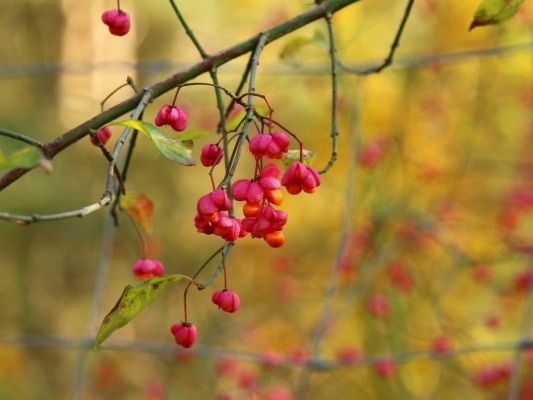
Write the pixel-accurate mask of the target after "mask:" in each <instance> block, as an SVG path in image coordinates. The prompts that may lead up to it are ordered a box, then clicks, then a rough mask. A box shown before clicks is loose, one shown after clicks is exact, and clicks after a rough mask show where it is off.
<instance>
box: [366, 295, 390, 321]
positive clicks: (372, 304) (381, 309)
mask: <svg viewBox="0 0 533 400" xmlns="http://www.w3.org/2000/svg"><path fill="white" fill-rule="evenodd" d="M368 309H369V310H370V312H371V313H372V314H374V315H375V316H376V317H382V318H383V317H386V316H388V315H389V313H390V302H389V299H388V297H386V296H385V295H383V294H375V295H374V296H372V297H371V298H370V301H369V302H368Z"/></svg>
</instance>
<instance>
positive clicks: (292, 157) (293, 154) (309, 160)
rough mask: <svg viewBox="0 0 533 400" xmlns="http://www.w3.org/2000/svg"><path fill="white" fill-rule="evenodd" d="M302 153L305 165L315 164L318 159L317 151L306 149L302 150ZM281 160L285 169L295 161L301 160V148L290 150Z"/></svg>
mask: <svg viewBox="0 0 533 400" xmlns="http://www.w3.org/2000/svg"><path fill="white" fill-rule="evenodd" d="M302 155H303V157H302V161H303V163H304V164H305V165H313V163H314V162H315V159H316V151H311V150H305V149H304V150H302ZM281 161H282V162H283V166H284V167H285V169H287V168H289V167H290V165H291V164H292V163H293V162H295V161H300V150H289V151H288V152H287V153H285V154H284V156H283V158H282V160H281Z"/></svg>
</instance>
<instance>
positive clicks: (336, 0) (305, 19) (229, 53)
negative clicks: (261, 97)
mask: <svg viewBox="0 0 533 400" xmlns="http://www.w3.org/2000/svg"><path fill="white" fill-rule="evenodd" d="M359 1H360V0H325V1H323V2H322V3H320V4H319V5H317V6H316V7H313V8H311V9H310V10H308V11H306V12H304V13H302V14H300V15H298V16H296V17H294V18H291V19H289V20H287V21H284V22H282V23H280V24H278V25H276V26H274V27H272V28H270V29H268V30H266V31H265V32H264V33H261V34H258V35H255V36H253V37H251V38H248V39H247V40H244V41H243V42H241V43H238V44H235V45H234V46H231V47H229V48H227V49H224V50H221V51H219V52H218V53H215V54H213V55H210V56H209V57H207V58H205V59H204V60H202V61H201V62H199V63H197V64H195V65H193V66H191V67H189V68H187V69H185V70H183V71H179V72H177V73H176V74H174V75H172V76H170V77H168V78H166V79H164V80H162V81H160V82H158V83H156V84H154V85H152V86H150V87H149V88H147V91H150V92H151V93H152V98H153V99H155V98H158V97H160V96H161V95H163V94H164V93H166V92H169V91H170V90H172V89H174V88H176V87H177V86H178V85H180V84H183V83H184V82H188V81H190V80H192V79H193V78H195V77H197V76H199V75H201V74H203V73H205V72H207V71H210V70H211V69H212V68H213V67H218V66H221V65H224V64H226V63H228V62H230V61H232V60H234V59H236V58H238V57H240V56H242V55H244V54H246V53H249V52H251V51H253V50H254V49H255V48H256V47H257V43H258V41H259V39H260V38H261V37H264V38H265V39H264V41H265V43H264V45H267V44H268V43H271V42H273V41H275V40H277V39H279V38H281V37H284V36H286V35H287V34H289V33H291V32H294V31H295V30H297V29H299V28H301V27H303V26H306V25H308V24H310V23H311V22H314V21H316V20H318V19H320V18H323V17H324V16H325V15H326V14H327V13H331V14H334V13H335V12H337V11H339V10H341V9H343V8H344V7H346V6H348V5H350V4H354V3H357V2H359ZM142 96H143V94H142V93H138V94H136V95H134V96H132V97H130V98H129V99H126V100H124V101H123V102H121V103H119V104H117V105H115V106H114V107H112V108H110V109H108V110H106V111H104V112H102V113H100V114H98V115H96V116H94V117H93V118H91V119H89V120H87V121H85V122H84V123H82V124H81V125H78V126H77V127H75V128H73V129H71V130H69V131H68V132H66V133H64V134H63V135H61V136H59V137H58V138H56V139H54V140H52V141H51V142H48V143H45V144H43V153H44V155H45V157H47V158H48V159H52V158H53V157H54V156H56V155H57V154H59V153H60V152H62V151H63V150H65V149H66V148H68V147H70V146H71V145H72V144H74V143H76V142H77V141H78V140H80V139H81V138H83V137H85V136H86V135H87V134H88V132H89V129H91V128H92V129H97V128H99V127H101V126H103V125H105V124H107V123H109V122H111V121H113V120H114V119H116V118H118V117H120V116H121V115H124V114H125V113H127V112H129V111H131V110H133V109H135V107H136V106H137V105H138V104H139V101H140V100H141V98H142ZM32 169H33V168H23V167H18V168H13V169H11V170H9V171H7V172H6V173H5V174H4V175H3V176H2V177H1V178H0V190H3V189H4V188H6V187H7V186H9V185H10V184H12V183H13V182H15V181H16V180H18V179H19V178H20V177H22V176H23V175H25V174H26V173H27V172H29V171H31V170H32Z"/></svg>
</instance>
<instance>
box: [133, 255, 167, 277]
mask: <svg viewBox="0 0 533 400" xmlns="http://www.w3.org/2000/svg"><path fill="white" fill-rule="evenodd" d="M164 272H165V268H164V266H163V263H161V261H159V260H154V259H151V258H142V259H140V260H138V261H137V262H136V263H135V264H134V265H133V273H134V274H135V275H136V276H137V278H139V280H143V279H148V278H152V277H154V276H159V275H162V274H163V273H164Z"/></svg>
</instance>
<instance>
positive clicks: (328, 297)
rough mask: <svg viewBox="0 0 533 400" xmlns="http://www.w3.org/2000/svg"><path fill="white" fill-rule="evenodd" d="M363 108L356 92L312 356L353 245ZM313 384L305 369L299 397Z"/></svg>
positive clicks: (319, 341)
mask: <svg viewBox="0 0 533 400" xmlns="http://www.w3.org/2000/svg"><path fill="white" fill-rule="evenodd" d="M360 106H361V99H360V93H358V92H357V93H356V101H355V105H354V108H353V111H352V114H351V125H352V130H353V131H354V132H356V134H353V135H351V143H350V154H348V157H347V159H348V160H352V162H351V163H350V164H349V166H348V171H347V174H346V185H345V188H346V190H345V192H344V205H345V206H344V211H343V213H342V215H341V220H342V231H341V237H340V240H339V244H338V247H337V255H336V258H335V263H334V264H333V267H332V272H331V275H330V280H329V282H328V286H327V288H326V291H325V293H324V301H323V302H322V309H321V310H320V314H319V316H318V320H317V321H318V322H317V324H316V328H315V330H314V332H313V336H312V338H311V356H312V357H319V355H320V345H321V341H322V339H323V338H324V335H325V333H326V330H327V326H328V321H329V320H330V318H331V313H332V310H333V301H334V298H335V296H336V295H337V293H338V289H339V275H340V273H341V270H342V263H343V258H344V257H345V254H346V252H347V249H348V248H349V246H350V232H351V231H352V230H353V218H351V216H353V215H354V209H355V198H356V193H355V191H356V187H357V184H356V169H357V161H356V160H357V157H356V153H357V143H358V140H359V137H358V134H359V131H360V129H359V128H360V125H361V123H360V115H359V110H360ZM309 382H310V371H309V370H307V369H304V370H303V371H302V374H301V376H300V380H299V384H298V391H299V394H300V396H299V398H306V397H307V396H306V393H307V391H308V390H309Z"/></svg>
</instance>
